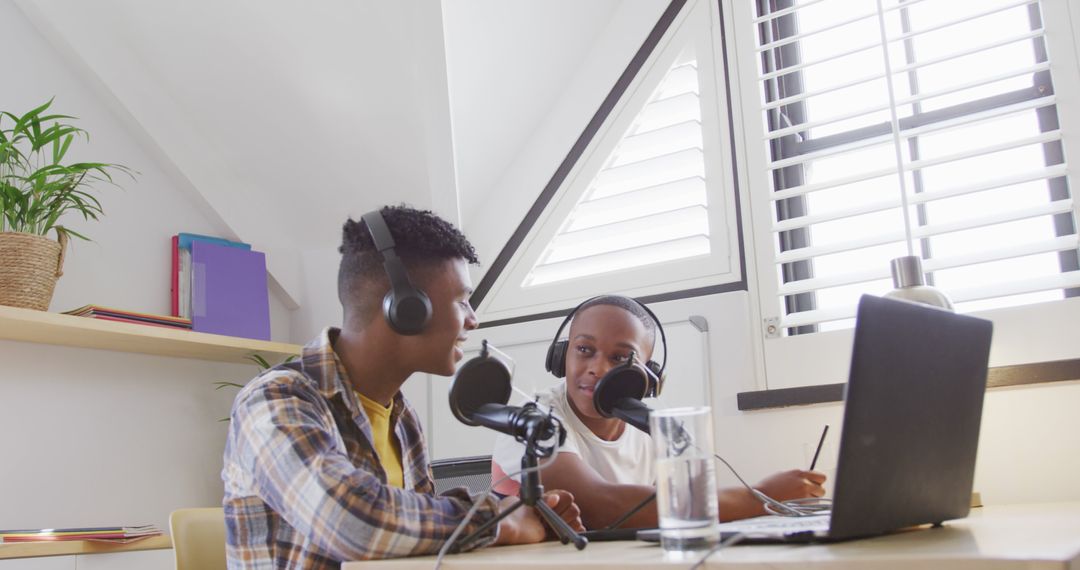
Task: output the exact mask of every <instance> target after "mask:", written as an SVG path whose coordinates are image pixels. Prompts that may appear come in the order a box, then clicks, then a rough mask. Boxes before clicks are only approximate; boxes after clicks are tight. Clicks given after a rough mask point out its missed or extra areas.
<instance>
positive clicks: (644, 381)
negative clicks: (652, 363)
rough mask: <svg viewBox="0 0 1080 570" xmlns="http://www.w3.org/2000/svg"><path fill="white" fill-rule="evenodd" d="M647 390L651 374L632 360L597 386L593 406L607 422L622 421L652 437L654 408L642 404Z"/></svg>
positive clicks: (609, 373)
mask: <svg viewBox="0 0 1080 570" xmlns="http://www.w3.org/2000/svg"><path fill="white" fill-rule="evenodd" d="M648 389H649V376H648V371H647V370H646V369H645V367H644V366H642V365H641V364H638V363H637V362H634V359H633V358H630V360H628V361H627V362H626V364H623V365H622V366H618V367H615V368H612V369H611V370H609V371H608V373H607V374H605V375H604V377H603V378H601V379H600V381H599V382H597V384H596V390H595V391H594V392H593V406H594V407H595V408H596V411H598V412H600V415H602V416H604V417H605V418H619V419H620V420H622V421H624V422H626V423H628V424H630V425H632V426H634V427H635V428H637V429H639V430H641V431H643V432H645V433H649V414H651V413H652V408H650V407H649V406H646V405H645V404H644V403H642V401H641V399H642V398H644V397H645V394H646V393H648Z"/></svg>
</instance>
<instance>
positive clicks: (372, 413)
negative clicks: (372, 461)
mask: <svg viewBox="0 0 1080 570" xmlns="http://www.w3.org/2000/svg"><path fill="white" fill-rule="evenodd" d="M356 397H357V398H359V399H360V405H361V406H363V407H364V412H365V413H367V417H368V421H370V422H371V437H372V439H374V440H375V441H374V442H373V443H374V444H375V453H376V454H377V455H378V456H379V461H381V462H382V466H383V470H384V471H386V481H387V483H389V484H390V485H392V486H394V487H397V488H399V489H404V488H405V475H404V473H403V472H402V469H401V450H400V449H398V445H397V437H395V436H394V432H392V431H390V412H391V411H393V409H394V404H393V403H391V404H390V407H389V408H384V407H383V405H382V404H380V403H378V402H376V401H375V400H372V399H370V398H367V397H365V396H364V395H363V394H361V393H360V392H357V393H356Z"/></svg>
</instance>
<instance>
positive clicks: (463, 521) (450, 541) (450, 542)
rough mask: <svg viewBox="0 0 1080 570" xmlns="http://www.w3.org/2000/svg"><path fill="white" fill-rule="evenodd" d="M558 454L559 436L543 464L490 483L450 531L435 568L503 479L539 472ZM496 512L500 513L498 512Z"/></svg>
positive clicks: (520, 470)
mask: <svg viewBox="0 0 1080 570" xmlns="http://www.w3.org/2000/svg"><path fill="white" fill-rule="evenodd" d="M558 455H559V442H558V438H555V449H554V451H553V452H552V453H551V457H550V459H548V460H547V461H545V462H544V463H542V464H539V465H537V466H536V467H531V468H529V469H519V470H517V471H514V472H513V473H509V474H507V475H506V476H504V477H502V478H501V479H499V480H498V481H494V482H493V483H491V484H490V485H488V488H487V491H485V492H484V494H483V496H482V497H480V498H479V499H474V500H473V505H472V508H470V509H469V511H468V512H467V513H465V517H464V518H462V519H461V522H460V523H458V525H457V528H455V529H454V532H452V533H450V538H448V539H446V543H444V544H443V545H442V548H440V549H439V556H438V557H436V558H435V570H439V567H440V566H441V565H442V560H443V557H444V556H446V553H447V552H449V551H450V549H451V548H453V546H454V543H455V542H456V541H457V539H458V535H460V534H461V531H462V530H464V529H465V526H466V525H468V524H469V521H470V520H472V517H473V515H475V514H476V509H477V508H479V507H480V504H481V503H483V502H484V501H486V500H487V498H488V497H490V496H491V495H492V492H493V491H494V490H495V487H498V486H499V485H501V484H502V482H503V481H506V480H507V479H510V478H512V477H517V476H518V475H524V474H525V473H529V472H531V471H536V472H537V473H539V472H541V471H543V470H544V469H547V468H548V467H549V466H550V465H551V464H552V463H554V462H555V459H556V458H557V457H558ZM541 500H543V499H541ZM496 514H498V513H496ZM496 532H498V529H497V528H496Z"/></svg>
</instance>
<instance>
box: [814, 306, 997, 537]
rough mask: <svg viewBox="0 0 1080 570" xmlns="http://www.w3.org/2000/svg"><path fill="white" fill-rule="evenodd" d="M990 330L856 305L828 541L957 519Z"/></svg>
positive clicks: (907, 310)
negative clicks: (853, 335) (852, 344)
mask: <svg viewBox="0 0 1080 570" xmlns="http://www.w3.org/2000/svg"><path fill="white" fill-rule="evenodd" d="M992 332H993V324H992V323H991V322H990V321H987V320H984V319H978V318H975V317H969V316H964V315H957V314H955V313H951V312H949V311H944V310H941V309H936V308H933V307H928V306H926V305H919V304H915V303H909V302H906V301H897V300H892V299H884V298H879V297H872V296H869V295H864V296H863V297H862V299H861V300H860V301H859V311H858V316H857V320H856V325H855V344H854V348H853V350H852V356H851V373H850V375H849V377H848V385H847V396H846V404H845V406H844V428H843V433H842V435H841V442H840V456H839V459H838V464H837V473H836V483H835V485H834V490H835V491H834V497H833V513H832V521H831V524H830V528H829V538H831V539H839V538H851V537H857V536H867V535H872V534H879V533H883V532H887V531H890V530H895V529H898V528H904V527H908V526H913V525H919V524H926V523H938V522H941V521H945V520H950V519H957V518H963V517H965V516H967V514H968V511H969V510H970V505H971V487H972V480H973V478H974V475H975V452H976V449H977V447H978V443H979V424H980V422H981V418H982V406H983V395H984V394H985V392H986V369H987V360H988V358H989V354H990V338H991V335H992Z"/></svg>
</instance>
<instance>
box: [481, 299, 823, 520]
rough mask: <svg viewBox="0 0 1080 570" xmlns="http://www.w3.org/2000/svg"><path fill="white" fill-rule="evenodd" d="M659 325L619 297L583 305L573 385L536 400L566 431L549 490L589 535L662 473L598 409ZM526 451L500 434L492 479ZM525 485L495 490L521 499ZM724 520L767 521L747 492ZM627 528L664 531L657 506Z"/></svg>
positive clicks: (645, 441) (784, 484) (790, 491)
mask: <svg viewBox="0 0 1080 570" xmlns="http://www.w3.org/2000/svg"><path fill="white" fill-rule="evenodd" d="M656 326H657V325H656V323H655V322H654V321H653V318H652V317H651V316H650V315H649V314H648V313H647V312H646V311H645V309H644V308H643V307H642V305H641V304H639V303H638V302H637V301H635V300H633V299H630V298H627V297H622V296H618V295H607V296H602V297H596V298H594V299H591V300H589V301H586V302H585V303H583V304H582V305H581V306H580V307H579V308H578V309H577V312H576V313H575V315H574V318H573V321H571V323H570V332H569V346H568V349H567V351H566V380H565V381H564V382H561V383H559V384H558V385H557V386H555V387H554V388H551V389H550V390H546V391H544V392H542V393H540V394H538V395H537V397H538V399H539V403H540V405H541V406H542V407H543V408H544V409H547V408H548V407H550V408H551V409H552V411H553V412H554V414H555V415H556V416H557V417H559V418H560V419H561V420H562V421H563V425H564V426H565V427H566V432H567V433H566V442H565V444H564V445H563V446H562V447H560V448H559V453H558V455H557V457H556V458H555V459H554V460H553V463H552V464H551V465H550V466H548V467H546V468H545V469H544V470H543V474H542V477H543V483H544V486H545V487H550V488H557V489H565V490H567V491H570V492H571V493H572V494H573V495H574V498H575V500H576V502H577V504H578V506H579V507H580V509H581V520H582V522H584V524H585V527H586V528H593V529H595V528H603V527H604V526H606V525H608V524H610V523H612V522H614V521H615V520H616V519H617V518H618V517H620V516H621V515H623V514H624V513H626V512H627V511H629V510H630V509H632V508H633V507H634V506H636V505H638V504H640V503H641V502H642V501H644V500H645V499H646V498H647V497H649V496H650V495H651V494H652V493H654V492H655V490H656V488H655V484H656V466H655V464H654V462H653V450H652V447H651V440H650V438H649V435H648V434H646V433H644V432H642V431H640V430H637V429H634V428H633V427H631V426H628V425H627V424H626V423H624V422H623V421H622V420H619V419H616V418H605V417H603V416H602V415H600V413H599V412H597V411H596V408H595V407H594V406H593V392H594V390H595V388H596V384H597V382H599V381H600V379H601V378H603V377H604V375H605V374H606V373H607V372H608V370H610V369H611V368H613V367H615V366H618V365H620V364H623V363H625V362H626V361H627V359H629V358H630V357H631V353H633V354H634V355H635V356H634V358H635V359H639V360H641V361H642V362H644V361H648V360H649V359H650V358H651V357H652V352H653V346H654V342H655V338H656V332H657V331H656ZM523 453H524V446H523V445H522V444H520V443H518V442H516V441H514V438H512V437H510V436H506V435H500V436H499V437H498V438H497V439H496V442H495V451H494V453H493V457H492V480H493V481H498V480H499V479H501V478H503V476H504V475H505V474H506V473H513V472H516V471H518V470H519V469H520V463H521V456H522V454H523ZM824 482H825V475H824V474H822V473H818V472H814V471H803V470H799V469H793V470H789V471H783V472H780V473H776V474H774V475H771V476H769V477H767V478H765V479H763V480H762V481H761V482H760V483H758V484H757V485H755V488H756V489H758V490H759V491H762V492H763V493H765V494H766V495H768V496H770V497H772V498H774V499H777V500H781V501H784V500H788V499H800V498H807V497H820V496H822V495H824V494H825V489H824V488H823V487H822V483H824ZM518 487H519V485H518V481H517V480H513V479H511V480H507V481H504V482H503V483H502V484H500V485H499V486H498V487H496V489H495V490H496V491H498V492H500V493H503V494H506V495H516V494H517V492H518ZM718 498H719V504H720V508H719V511H720V518H721V520H725V521H726V520H734V519H740V518H747V517H752V516H757V515H762V514H765V511H764V508H763V507H762V504H761V502H760V501H759V500H758V499H757V498H755V497H754V496H753V495H752V494H751V493H750V492H749V490H748V489H746V488H745V487H733V488H727V489H721V490H720V492H719V497H718ZM621 526H622V527H625V528H643V527H655V526H657V516H656V504H655V501H654V502H652V503H650V504H649V505H647V506H646V507H645V508H643V509H641V510H640V511H638V512H637V513H636V514H634V515H633V516H632V517H631V518H629V519H628V520H627V521H625V522H624V523H622V525H621Z"/></svg>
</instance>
